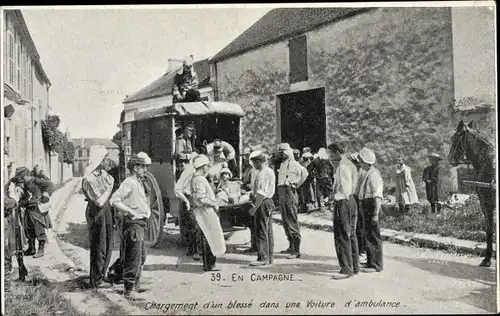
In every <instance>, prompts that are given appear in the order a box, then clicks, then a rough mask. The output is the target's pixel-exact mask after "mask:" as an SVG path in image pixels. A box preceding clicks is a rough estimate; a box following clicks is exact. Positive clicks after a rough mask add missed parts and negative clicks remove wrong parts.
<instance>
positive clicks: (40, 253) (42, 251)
mask: <svg viewBox="0 0 500 316" xmlns="http://www.w3.org/2000/svg"><path fill="white" fill-rule="evenodd" d="M44 248H45V241H43V240H40V241H39V242H38V251H37V253H36V254H35V255H34V256H33V258H40V257H43V255H44V254H45V249H44Z"/></svg>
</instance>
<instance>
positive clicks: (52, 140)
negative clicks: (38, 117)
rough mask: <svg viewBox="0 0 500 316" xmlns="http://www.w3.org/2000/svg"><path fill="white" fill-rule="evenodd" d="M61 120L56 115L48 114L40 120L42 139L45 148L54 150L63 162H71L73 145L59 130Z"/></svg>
mask: <svg viewBox="0 0 500 316" xmlns="http://www.w3.org/2000/svg"><path fill="white" fill-rule="evenodd" d="M60 124H61V120H60V119H59V116H57V115H49V116H48V117H47V119H45V120H43V121H42V139H43V145H44V147H45V149H46V150H48V151H51V152H56V153H58V154H59V156H60V157H62V161H63V162H65V163H73V159H74V157H75V146H74V145H73V143H72V142H70V141H69V140H68V139H67V137H66V135H65V134H64V133H63V132H61V131H60V130H59V125H60Z"/></svg>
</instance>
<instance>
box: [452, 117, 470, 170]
mask: <svg viewBox="0 0 500 316" xmlns="http://www.w3.org/2000/svg"><path fill="white" fill-rule="evenodd" d="M474 128H475V122H474V121H471V122H470V123H469V125H465V123H464V121H460V123H458V126H457V129H456V131H455V134H453V136H452V137H451V148H450V153H449V154H448V162H449V163H450V164H451V165H452V166H457V165H459V164H461V163H463V162H464V161H466V160H468V159H467V156H466V155H467V150H466V142H467V135H468V134H469V133H470V131H469V129H474Z"/></svg>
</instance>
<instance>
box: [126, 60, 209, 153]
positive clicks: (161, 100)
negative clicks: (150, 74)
mask: <svg viewBox="0 0 500 316" xmlns="http://www.w3.org/2000/svg"><path fill="white" fill-rule="evenodd" d="M169 62H170V63H169V68H168V70H167V72H166V73H165V74H164V75H163V76H161V77H160V78H158V79H157V80H155V81H153V82H152V83H150V84H148V85H147V86H145V87H144V88H142V89H141V90H139V91H137V92H136V93H134V94H132V95H130V96H127V97H126V98H125V100H124V101H123V105H124V110H123V112H122V114H121V116H120V123H121V122H124V121H133V120H135V118H136V115H137V114H138V113H140V112H145V111H150V110H155V109H160V108H165V107H167V106H171V105H172V85H173V82H174V77H175V74H176V72H177V71H178V70H179V69H180V67H181V66H182V64H181V62H182V61H181V60H173V59H170V60H169ZM193 67H194V70H195V71H196V73H197V75H198V89H199V91H200V94H201V97H202V98H208V100H211V101H213V100H214V92H213V89H212V86H211V80H210V79H211V77H210V66H209V64H208V59H203V60H199V61H196V62H194V63H193ZM129 127H130V125H127V127H126V128H125V129H124V130H122V147H123V150H124V153H125V161H127V160H128V157H129V156H130V154H131V147H130V146H131V145H130V140H131V130H130V129H127V128H129Z"/></svg>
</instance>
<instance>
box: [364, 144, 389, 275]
mask: <svg viewBox="0 0 500 316" xmlns="http://www.w3.org/2000/svg"><path fill="white" fill-rule="evenodd" d="M359 161H360V164H361V168H363V169H364V170H365V171H366V173H365V175H364V178H363V180H362V182H361V185H360V190H359V200H360V205H361V207H362V208H363V213H364V217H365V227H364V228H365V232H366V263H365V264H364V266H365V268H367V269H370V271H372V270H374V271H376V272H380V271H382V269H383V268H384V265H383V252H382V238H381V237H380V225H379V214H380V209H381V207H382V199H383V190H384V183H383V181H382V177H381V176H380V172H379V171H378V169H377V168H375V167H374V166H373V164H374V163H375V161H376V157H375V153H374V152H373V150H371V149H369V148H366V147H365V148H363V149H361V151H360V152H359Z"/></svg>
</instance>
